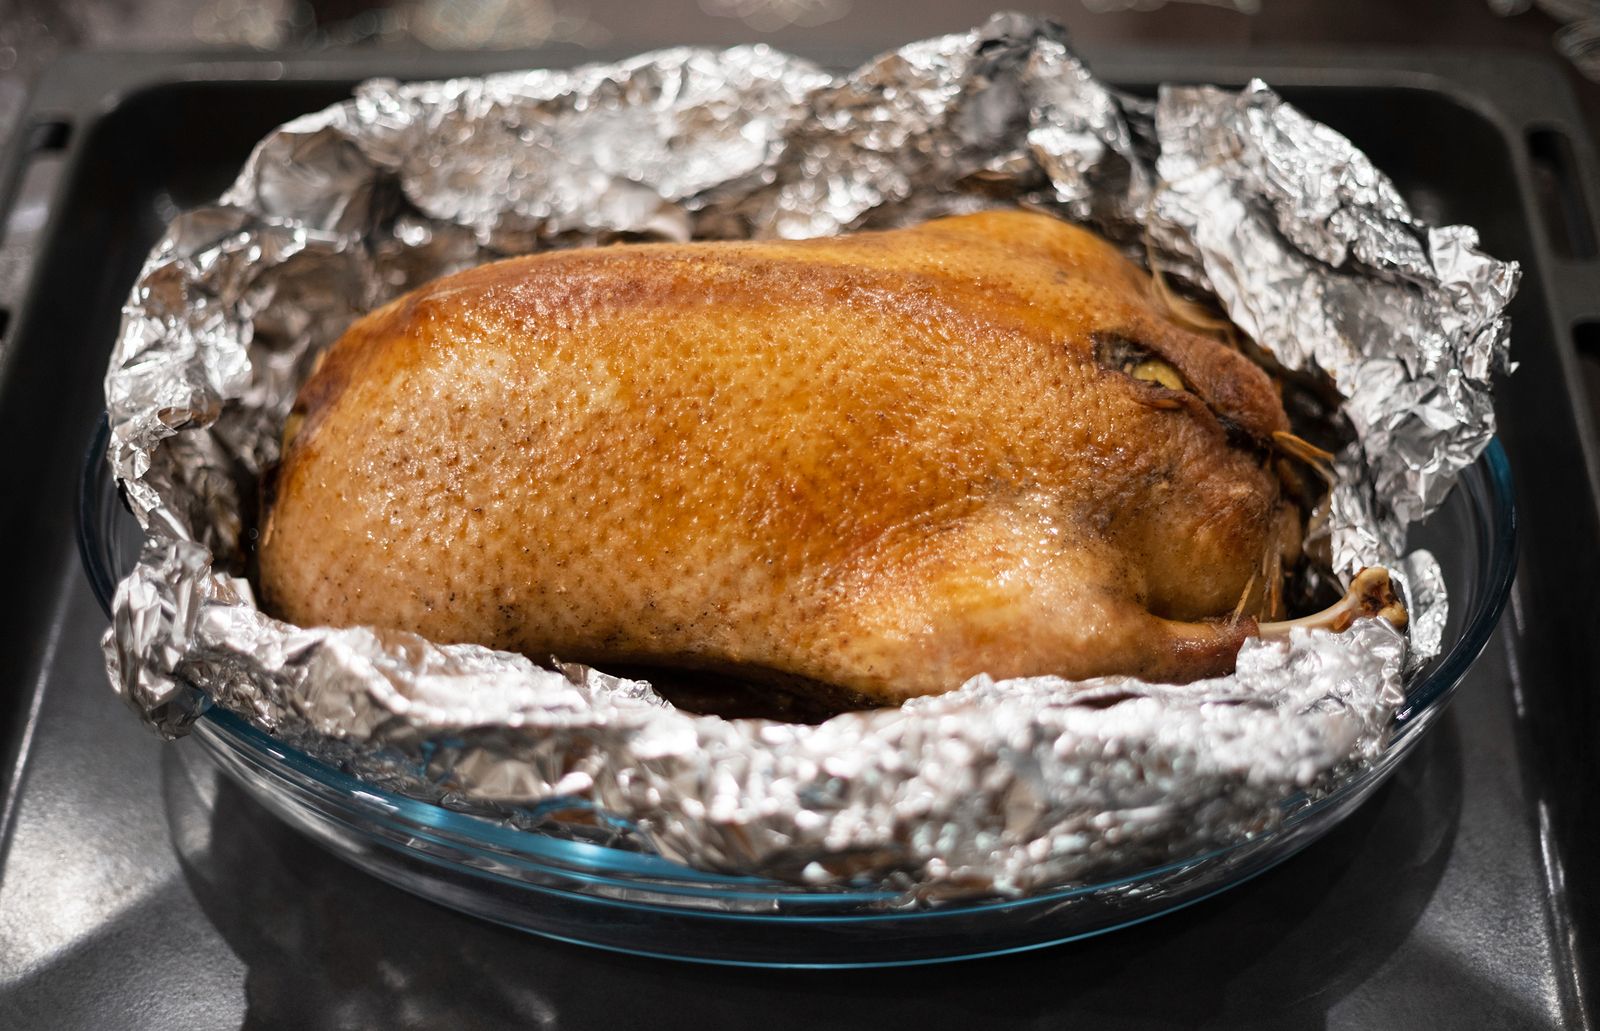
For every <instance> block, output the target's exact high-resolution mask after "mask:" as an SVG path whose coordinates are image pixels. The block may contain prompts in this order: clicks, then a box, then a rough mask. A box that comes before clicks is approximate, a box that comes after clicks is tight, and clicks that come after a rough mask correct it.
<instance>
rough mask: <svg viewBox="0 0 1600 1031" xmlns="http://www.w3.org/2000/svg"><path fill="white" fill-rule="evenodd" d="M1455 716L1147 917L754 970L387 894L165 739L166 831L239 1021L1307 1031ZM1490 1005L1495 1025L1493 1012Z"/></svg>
mask: <svg viewBox="0 0 1600 1031" xmlns="http://www.w3.org/2000/svg"><path fill="white" fill-rule="evenodd" d="M1461 763H1462V752H1461V739H1460V734H1459V732H1458V730H1457V727H1456V723H1455V719H1454V718H1453V717H1450V716H1448V715H1447V718H1445V719H1444V720H1442V721H1441V725H1440V726H1439V727H1437V728H1435V731H1434V732H1433V733H1431V734H1430V735H1428V736H1427V737H1426V738H1425V739H1424V740H1423V741H1422V742H1420V743H1419V745H1418V747H1417V750H1416V754H1415V755H1413V756H1412V757H1411V758H1410V759H1409V760H1408V761H1407V762H1406V763H1405V764H1404V765H1403V766H1402V767H1401V768H1400V770H1399V771H1398V772H1397V773H1396V774H1395V776H1394V777H1393V778H1392V779H1391V781H1390V782H1389V784H1388V785H1386V786H1385V787H1384V788H1382V789H1380V791H1379V792H1378V793H1377V794H1376V795H1375V796H1374V797H1373V798H1372V799H1371V800H1370V801H1369V802H1368V803H1367V804H1366V805H1364V806H1362V807H1361V808H1360V809H1359V810H1358V811H1357V812H1356V813H1355V814H1354V815H1352V816H1351V817H1350V818H1349V819H1348V820H1346V821H1345V823H1344V824H1342V825H1341V826H1340V827H1338V828H1336V829H1335V830H1333V831H1332V832H1331V833H1329V834H1328V836H1327V837H1326V838H1324V839H1323V840H1322V841H1321V842H1318V843H1316V844H1314V845H1312V846H1311V847H1310V848H1308V849H1307V850H1306V851H1305V852H1303V853H1301V854H1300V855H1299V856H1297V857H1295V858H1293V859H1291V860H1289V861H1288V862H1286V863H1285V864H1284V865H1282V866H1280V867H1278V868H1277V869H1275V870H1272V871H1269V872H1268V873H1266V874H1264V875H1262V876H1261V877H1258V878H1257V879H1256V880H1254V881H1252V882H1251V883H1249V884H1246V885H1243V886H1241V887H1239V888H1237V889H1234V890H1232V891H1228V892H1225V893H1223V894H1222V895H1221V896H1219V897H1217V898H1214V899H1211V900H1209V901H1206V902H1202V903H1200V904H1197V905H1195V906H1192V907H1190V908H1189V909H1186V910H1183V911H1181V912H1178V913H1175V914H1172V915H1169V916H1166V917H1162V918H1161V919H1158V920H1155V921H1152V922H1151V923H1148V924H1144V925H1142V926H1138V927H1134V928H1131V929H1127V930H1123V931H1118V932H1115V933H1113V934H1110V935H1106V936H1102V937H1099V938H1093V939H1089V940H1086V941H1083V942H1078V943H1073V944H1070V945H1064V946H1057V947H1054V948H1049V949H1044V950H1041V951H1036V952H1030V953H1024V954H1021V955H1017V956H1011V957H1005V958H999V959H990V960H980V961H975V962H967V963H958V964H953V965H937V966H927V967H913V968H901V969H892V970H862V971H817V972H810V971H764V970H746V969H730V968H717V967H707V966H701V965H696V964H687V963H673V962H667V961H662V960H651V959H641V958H634V957H628V956H621V955H616V954H612V953H606V952H600V951H596V950H591V949H587V948H583V947H580V946H575V945H568V944H563V943H560V942H555V941H548V940H545V939H542V938H538V937H535V936H532V935H527V934H523V933H521V932H517V931H512V930H507V929H505V928H501V927H496V926H494V925H491V924H488V923H484V922H482V921H478V920H475V919H472V918H470V917H466V916H461V915H458V914H456V913H454V912H451V911H448V910H446V909H443V908H441V907H439V906H436V905H434V904H432V903H429V902H425V901H422V900H420V899H418V898H414V897H413V896H411V895H408V894H406V893H405V892H403V891H400V890H399V889H396V888H392V887H389V886H388V885H385V884H383V883H381V882H379V881H377V880H375V879H373V878H371V877H369V876H367V875H366V874H364V873H362V872H360V871H359V870H357V869H355V868H354V867H351V866H348V865H346V864H345V863H344V862H343V861H341V860H339V859H337V858H335V857H334V856H332V855H331V854H329V853H327V852H324V851H323V850H322V849H321V848H320V847H319V846H317V845H315V844H313V843H312V842H311V841H310V840H309V839H306V838H304V837H302V836H301V835H300V834H299V833H297V832H296V831H294V830H291V829H290V828H288V827H287V826H285V825H284V824H282V823H280V822H279V821H278V820H277V819H276V818H275V817H274V816H272V815H271V814H270V813H269V812H267V811H266V810H265V809H263V808H262V807H261V806H259V805H258V804H257V803H255V802H254V801H253V800H251V799H250V798H249V796H247V795H246V794H245V793H244V792H242V791H241V790H240V789H238V788H237V787H235V786H234V785H233V784H232V783H231V782H228V781H227V780H226V779H225V778H223V777H222V776H221V775H220V774H218V773H217V772H216V771H215V770H214V768H212V767H211V766H210V764H209V762H208V761H207V760H205V759H204V757H203V756H201V754H200V753H199V749H198V748H193V747H184V748H180V749H170V750H168V752H167V754H166V756H165V758H164V770H163V774H164V782H165V791H166V795H167V804H168V808H169V815H170V819H171V826H172V828H173V835H174V843H175V845H176V846H177V851H178V854H179V856H180V860H181V862H182V864H183V869H184V872H185V875H186V877H187V878H188V881H189V884H190V887H191V888H192V890H193V891H194V894H195V896H196V898H198V899H199V901H200V904H201V905H202V906H203V907H204V909H205V912H206V914H207V915H208V917H209V918H210V919H211V921H212V922H213V923H214V924H215V925H216V927H217V928H218V930H219V931H220V932H221V934H222V935H223V936H224V938H225V939H226V940H227V942H228V944H229V945H230V946H231V947H232V948H233V950H234V951H235V952H236V953H237V954H238V956H239V958H240V960H241V961H242V962H243V963H244V964H245V965H246V966H247V967H248V970H249V973H248V975H247V981H246V994H247V1000H248V1006H249V1013H248V1016H247V1018H246V1021H245V1027H247V1028H257V1027H261V1028H265V1027H273V1028H277V1027H296V1028H323V1027H384V1028H431V1027H449V1028H476V1027H502V1026H506V1027H510V1026H515V1027H527V1026H534V1027H611V1028H632V1027H651V1028H671V1027H679V1026H682V1027H695V1028H706V1027H725V1026H731V1027H752V1026H758V1025H759V1026H760V1027H761V1028H763V1031H781V1029H786V1028H807V1029H810V1028H820V1027H827V1028H846V1027H862V1028H875V1029H876V1028H889V1027H916V1028H919V1029H925V1028H938V1027H960V1028H963V1029H971V1028H974V1027H1014V1026H1038V1027H1045V1026H1059V1025H1060V1024H1061V1022H1062V1021H1063V1019H1064V1018H1067V1017H1069V1016H1070V1017H1075V1018H1077V1019H1078V1020H1079V1021H1087V1022H1088V1024H1089V1025H1092V1026H1096V1027H1107V1026H1113V1027H1122V1026H1131V1027H1147V1026H1152V1025H1154V1026H1164V1025H1170V1024H1177V1025H1182V1026H1192V1025H1197V1024H1202V1023H1217V1024H1220V1025H1223V1026H1233V1027H1236V1026H1240V1025H1249V1024H1253V1023H1257V1022H1270V1023H1271V1025H1272V1026H1274V1027H1297V1028H1319V1027H1323V1026H1325V1025H1326V1023H1327V1020H1326V1014H1327V1012H1328V1010H1329V1008H1330V1007H1331V1006H1333V1005H1334V1004H1335V1003H1336V1002H1338V1001H1339V999H1341V998H1342V997H1343V996H1344V995H1345V994H1346V993H1348V992H1349V991H1350V990H1351V988H1352V987H1354V986H1356V985H1358V984H1360V983H1362V982H1363V981H1364V980H1366V979H1367V978H1368V977H1369V976H1370V975H1371V974H1372V973H1373V971H1375V970H1376V969H1378V967H1379V966H1380V965H1382V964H1384V963H1385V962H1386V961H1387V960H1388V958H1389V957H1390V956H1391V955H1392V954H1393V953H1394V951H1395V949H1396V948H1397V947H1398V946H1399V945H1400V944H1401V943H1402V942H1403V941H1404V940H1405V939H1406V937H1407V935H1408V933H1409V932H1410V931H1411V929H1412V927H1413V925H1414V924H1415V923H1416V922H1417V919H1418V917H1419V916H1420V914H1421V913H1422V911H1423V910H1424V908H1425V907H1426V906H1427V904H1428V901H1429V899H1430V898H1431V897H1432V895H1433V893H1434V891H1435V889H1436V887H1437V886H1438V884H1439V879H1440V875H1441V872H1442V871H1443V869H1444V866H1445V863H1446V860H1447V859H1448V858H1449V855H1450V851H1451V848H1452V846H1453V843H1454V841H1455V836H1456V830H1457V825H1458V823H1459V819H1460V813H1461V768H1462V767H1461ZM1511 1016H1513V1017H1514V1016H1515V1015H1514V1014H1513V1015H1511Z"/></svg>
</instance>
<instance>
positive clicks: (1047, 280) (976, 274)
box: [259, 211, 1302, 704]
mask: <svg viewBox="0 0 1600 1031" xmlns="http://www.w3.org/2000/svg"><path fill="white" fill-rule="evenodd" d="M1288 428H1289V427H1288V420H1287V419H1286V417H1285V414H1284V409H1283V407H1282V404H1281V402H1280V399H1279V394H1278V391H1277V388H1276V386H1275V384H1274V382H1273V381H1272V380H1271V379H1270V378H1269V377H1268V376H1267V375H1266V374H1265V373H1264V372H1263V371H1262V370H1261V368H1259V367H1258V366H1257V365H1255V364H1254V363H1252V362H1251V361H1249V360H1248V359H1247V358H1245V357H1244V356H1243V355H1241V354H1240V353H1239V352H1238V351H1237V350H1236V349H1234V348H1232V347H1230V346H1228V344H1226V343H1225V342H1223V341H1222V340H1221V339H1219V338H1217V337H1216V336H1214V335H1208V334H1206V333H1203V332H1197V331H1195V330H1194V329H1192V328H1189V326H1188V325H1187V324H1185V323H1184V322H1182V321H1180V320H1177V319H1175V318H1174V317H1172V314H1171V308H1170V307H1169V305H1168V304H1167V303H1166V302H1165V301H1164V300H1163V297H1162V295H1161V293H1160V291H1158V289H1157V285H1156V284H1155V283H1153V282H1152V280H1151V278H1150V277H1149V276H1148V275H1147V274H1145V273H1144V272H1143V271H1141V270H1139V269H1138V268H1137V267H1135V266H1134V265H1132V264H1130V263H1129V262H1128V261H1126V260H1124V259H1123V258H1122V257H1121V255H1120V254H1119V253H1118V252H1117V251H1116V250H1115V249H1114V248H1113V247H1112V246H1111V245H1109V244H1108V243H1106V242H1104V241H1102V240H1101V239H1099V238H1098V237H1096V236H1094V235H1092V234H1091V233H1089V232H1087V231H1084V230H1082V229H1077V228H1074V227H1072V226H1070V225H1067V224H1065V223H1062V222H1060V221H1058V220H1056V219H1053V218H1050V217H1047V216H1044V215H1037V214H1028V213H1023V212H1018V211H1007V212H993V213H986V214H979V215H971V216H964V217H957V218H947V219H942V220H939V221H935V222H929V223H927V224H924V225H920V226H917V227H914V228H910V229H901V230H895V231H890V232H871V233H859V234H855V235H850V236H844V237H839V238H834V239H823V240H811V241H804V242H777V243H742V242H713V243H692V244H648V245H619V246H613V247H605V248H600V249H592V250H575V251H562V252H554V253H545V254H539V255H535V256H532V257H524V258H515V259H511V260H508V261H502V262H498V263H495V264H491V265H487V266H484V267H481V268H477V269H473V270H471V271H467V272H462V273H459V274H456V275H452V276H448V277H445V278H443V279H440V280H437V281H435V282H433V283H431V284H428V285H426V286H424V287H422V288H420V289H418V290H415V291H413V292H412V293H409V294H407V295H406V296H404V297H401V298H400V299H398V300H396V301H394V302H392V303H390V304H388V305H387V306H385V307H383V308H381V309H380V310H378V311H375V312H373V313H372V314H370V315H368V316H367V317H365V318H363V319H361V320H360V321H359V322H357V323H356V324H355V325H354V326H352V327H351V328H350V330H349V331H348V332H347V333H346V334H345V335H344V337H343V338H342V339H341V340H339V341H338V342H337V344H335V345H334V346H333V347H332V348H331V349H330V350H329V351H328V352H327V353H326V355H325V356H324V358H323V360H322V362H321V364H320V366H319V367H318V368H317V370H316V372H315V373H314V375H312V377H311V378H310V379H309V381H308V382H307V383H306V384H305V386H304V388H303V390H302V392H301V394H300V397H299V400H298V402H297V404H296V407H295V409H294V412H293V414H292V416H291V417H290V420H289V424H288V426H287V428H286V433H285V444H284V450H283V456H282V462H281V466H280V469H279V471H278V474H277V477H276V481H275V483H274V484H272V486H271V488H270V490H269V491H268V495H269V502H268V508H267V511H266V515H265V521H264V527H263V534H262V537H261V540H260V549H259V560H260V584H261V588H262V591H263V596H264V601H265V604H266V605H267V607H268V608H269V610H270V611H272V612H274V613H276V614H278V615H281V616H282V617H283V618H286V619H288V620H291V621H293V622H296V623H301V624H332V625H353V624H371V625H376V626H381V627H396V628H404V629H408V630H413V631H417V632H419V633H421V634H424V635H426V636H427V637H429V638H431V639H433V640H435V641H440V642H457V641H472V642H479V643H482V644H485V645H491V646H494V647H498V648H505V649H512V650H516V651H520V652H523V653H526V654H528V655H530V656H533V657H535V658H536V659H540V660H543V659H547V658H548V657H550V656H552V655H553V656H557V657H559V658H561V659H563V660H577V661H585V662H590V663H594V664H598V665H600V666H601V667H602V668H605V666H606V665H607V664H608V663H609V664H618V663H626V664H647V665H650V666H655V667H669V668H678V669H689V670H702V671H707V672H709V673H717V674H723V675H726V674H732V675H734V676H737V677H739V678H742V679H745V680H749V681H753V682H757V683H762V684H770V685H775V686H776V687H778V688H780V689H784V690H789V691H797V692H801V693H807V694H811V695H815V696H820V697H825V698H829V699H831V700H833V701H835V702H838V703H840V704H892V703H896V702H899V701H901V700H903V699H905V698H907V697H910V696H914V695H922V694H930V693H937V692H942V691H946V690H949V689H951V688H954V687H956V686H958V685H960V684H961V683H962V682H963V681H965V680H966V679H968V678H969V677H971V676H973V675H974V674H977V673H989V674H991V675H993V676H995V677H1011V676H1019V675H1027V674H1060V675H1062V676H1066V677H1085V676H1090V675H1096V674H1106V673H1127V674H1135V675H1138V676H1140V677H1143V678H1146V679H1157V680H1169V681H1187V680H1191V679H1194V678H1197V677H1200V676H1204V675H1208V674H1215V673H1218V672H1222V671H1225V670H1228V669H1230V668H1231V666H1232V664H1233V661H1234V654H1235V652H1236V650H1237V649H1238V647H1239V645H1240V642H1241V641H1242V640H1243V639H1244V638H1245V637H1246V636H1248V635H1250V634H1254V633H1256V632H1257V629H1258V620H1259V619H1263V618H1270V617H1272V616H1275V615H1277V613H1275V612H1273V611H1271V609H1272V608H1274V607H1275V606H1276V605H1277V598H1279V597H1280V596H1281V594H1280V592H1279V591H1278V585H1279V582H1280V581H1281V578H1282V575H1283V571H1284V569H1285V568H1287V567H1288V566H1289V565H1291V564H1292V562H1293V561H1294V559H1295V557H1296V555H1297V553H1298V548H1299V540H1300V532H1301V522H1302V520H1301V515H1300V512H1299V511H1298V509H1297V508H1296V506H1295V505H1294V504H1292V503H1291V502H1290V501H1289V500H1288V499H1287V494H1286V492H1285V491H1284V489H1283V487H1282V485H1281V483H1280V477H1279V475H1278V473H1277V472H1276V471H1275V463H1274V461H1273V456H1274V454H1275V447H1274V440H1275V435H1278V436H1282V435H1284V434H1285V433H1286V431H1287V430H1288Z"/></svg>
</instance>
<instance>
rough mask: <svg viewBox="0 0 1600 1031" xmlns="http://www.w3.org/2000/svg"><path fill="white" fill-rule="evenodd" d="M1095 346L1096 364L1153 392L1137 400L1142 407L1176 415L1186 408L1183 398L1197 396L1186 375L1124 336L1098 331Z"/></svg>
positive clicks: (1092, 338) (1093, 342)
mask: <svg viewBox="0 0 1600 1031" xmlns="http://www.w3.org/2000/svg"><path fill="white" fill-rule="evenodd" d="M1089 340H1090V342H1091V343H1092V344H1093V345H1094V360H1095V364H1096V365H1099V366H1100V367H1101V368H1102V369H1105V370H1107V371H1108V372H1120V373H1121V374H1123V375H1124V376H1128V377H1130V378H1132V379H1135V380H1138V381H1139V382H1140V383H1145V384H1148V385H1149V386H1150V387H1151V388H1152V390H1151V391H1150V392H1149V393H1147V394H1144V395H1142V396H1139V397H1137V400H1138V401H1139V403H1140V404H1144V405H1148V406H1150V407H1151V408H1160V409H1165V410H1167V411H1174V410H1177V409H1179V408H1182V407H1184V402H1183V399H1182V395H1184V394H1193V391H1191V390H1190V389H1189V385H1188V384H1187V383H1185V382H1184V381H1183V375H1182V373H1180V372H1178V370H1177V369H1176V368H1175V367H1173V365H1172V363H1171V362H1168V361H1166V360H1165V359H1163V358H1160V357H1158V356H1157V355H1156V353H1155V352H1154V351H1152V350H1151V349H1150V348H1148V347H1146V346H1145V345H1143V344H1141V343H1139V342H1138V341H1137V340H1134V339H1133V338H1132V337H1130V336H1127V335H1125V334H1123V333H1118V332H1115V331H1106V330H1096V331H1095V332H1094V333H1091V334H1090V335H1089Z"/></svg>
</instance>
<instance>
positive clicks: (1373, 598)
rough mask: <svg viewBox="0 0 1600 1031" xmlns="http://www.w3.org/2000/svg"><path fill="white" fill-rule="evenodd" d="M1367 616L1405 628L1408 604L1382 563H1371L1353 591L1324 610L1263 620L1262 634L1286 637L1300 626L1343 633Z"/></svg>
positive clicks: (1352, 585) (1357, 578)
mask: <svg viewBox="0 0 1600 1031" xmlns="http://www.w3.org/2000/svg"><path fill="white" fill-rule="evenodd" d="M1363 616H1382V617H1383V618H1384V619H1387V620H1388V621H1389V622H1390V623H1393V624H1394V626H1395V628H1396V629H1398V630H1404V629H1405V626H1406V621H1407V619H1408V617H1407V615H1406V607H1405V605H1404V604H1402V603H1401V601H1400V596H1399V595H1398V594H1397V593H1396V592H1395V589H1394V584H1392V583H1391V582H1390V581H1389V571H1388V570H1387V569H1384V568H1383V567H1382V566H1368V567H1367V568H1365V569H1363V570H1362V571H1361V572H1359V573H1357V574H1356V578H1355V579H1354V580H1352V581H1350V590H1349V591H1347V592H1346V593H1345V596H1344V597H1343V598H1340V599H1339V600H1338V601H1337V602H1335V603H1334V604H1332V605H1330V606H1328V607H1327V608H1325V609H1323V610H1322V611H1321V612H1317V613H1313V614H1312V615H1309V616H1302V617H1300V618H1299V619H1289V620H1283V621H1281V622H1277V623H1262V624H1261V636H1262V637H1265V638H1268V639H1277V638H1285V637H1288V636H1289V631H1291V630H1293V629H1295V628H1296V627H1299V628H1301V629H1304V630H1331V631H1332V632H1334V633H1336V634H1337V633H1340V632H1342V631H1344V630H1347V629H1349V627H1350V624H1351V623H1354V622H1355V621H1356V620H1357V619H1360V618H1362V617H1363Z"/></svg>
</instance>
